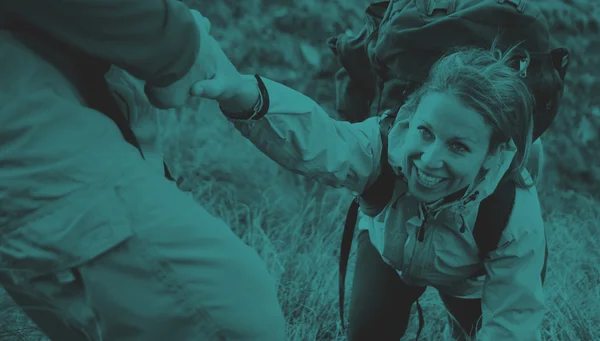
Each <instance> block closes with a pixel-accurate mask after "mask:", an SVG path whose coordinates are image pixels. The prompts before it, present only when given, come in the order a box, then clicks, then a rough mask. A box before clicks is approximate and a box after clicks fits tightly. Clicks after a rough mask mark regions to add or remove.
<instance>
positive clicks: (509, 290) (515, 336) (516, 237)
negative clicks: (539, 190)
mask: <svg viewBox="0 0 600 341" xmlns="http://www.w3.org/2000/svg"><path fill="white" fill-rule="evenodd" d="M515 219H517V220H518V219H519V218H518V217H516V218H515ZM515 219H513V217H511V220H513V221H514V220H515ZM509 224H510V223H509ZM527 228H528V229H523V230H522V232H521V233H518V234H515V233H506V231H505V234H504V236H503V240H502V241H501V242H500V245H501V247H499V248H498V249H497V250H495V251H494V252H492V253H490V258H489V260H488V261H487V262H486V265H485V266H486V269H487V273H488V275H487V278H486V280H485V283H484V287H483V296H482V312H483V324H482V327H481V330H480V332H479V333H478V335H477V341H492V340H493V341H512V340H519V341H541V331H540V328H541V325H542V320H543V318H544V308H545V305H544V292H543V289H542V280H541V272H542V268H543V267H544V262H545V252H546V239H545V234H544V228H543V223H542V222H541V217H540V221H539V223H536V224H533V226H532V225H528V226H527Z"/></svg>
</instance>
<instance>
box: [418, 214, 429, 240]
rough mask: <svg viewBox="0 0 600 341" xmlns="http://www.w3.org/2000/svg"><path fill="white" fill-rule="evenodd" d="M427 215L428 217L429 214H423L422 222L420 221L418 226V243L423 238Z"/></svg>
mask: <svg viewBox="0 0 600 341" xmlns="http://www.w3.org/2000/svg"><path fill="white" fill-rule="evenodd" d="M428 217H429V215H428V214H425V217H424V218H423V222H422V223H421V226H419V237H418V240H419V242H420V243H422V242H423V241H424V240H425V228H426V227H427V218H428Z"/></svg>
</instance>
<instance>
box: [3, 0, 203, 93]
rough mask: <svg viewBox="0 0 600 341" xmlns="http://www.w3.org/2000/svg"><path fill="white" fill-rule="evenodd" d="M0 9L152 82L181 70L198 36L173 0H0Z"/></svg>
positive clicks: (196, 45) (185, 67)
mask: <svg viewBox="0 0 600 341" xmlns="http://www.w3.org/2000/svg"><path fill="white" fill-rule="evenodd" d="M0 10H3V11H5V13H8V15H10V16H14V17H18V18H20V19H22V20H24V21H26V22H28V23H29V24H31V25H34V26H36V27H38V28H40V29H42V30H44V31H45V32H47V33H48V34H50V35H51V36H53V37H54V38H56V39H58V40H61V41H63V42H64V43H66V44H68V45H70V46H72V47H74V48H76V49H78V50H81V51H84V52H85V53H87V54H89V55H91V56H94V57H97V58H99V59H102V60H105V61H107V62H109V63H111V64H114V65H116V66H118V67H120V68H122V69H124V70H127V71H128V72H129V73H131V74H132V75H134V76H135V77H137V78H139V79H142V80H144V81H147V82H149V83H151V84H153V85H156V86H166V85H169V84H171V83H173V82H175V81H177V80H179V79H180V78H181V77H183V75H185V74H186V73H187V72H188V71H189V70H190V68H191V67H192V65H193V64H194V61H195V59H196V55H197V53H198V50H199V44H200V38H199V33H198V29H197V26H196V24H195V22H194V18H193V17H192V15H191V13H190V12H189V9H188V7H187V6H186V5H185V4H183V3H181V2H179V1H176V0H128V1H119V0H62V1H58V0H0Z"/></svg>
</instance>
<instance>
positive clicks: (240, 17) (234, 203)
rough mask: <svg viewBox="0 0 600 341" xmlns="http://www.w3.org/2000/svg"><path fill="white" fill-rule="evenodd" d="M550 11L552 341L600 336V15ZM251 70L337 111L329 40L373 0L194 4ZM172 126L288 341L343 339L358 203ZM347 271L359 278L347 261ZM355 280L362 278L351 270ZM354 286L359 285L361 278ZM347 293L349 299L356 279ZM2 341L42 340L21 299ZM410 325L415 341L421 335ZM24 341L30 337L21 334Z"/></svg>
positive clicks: (235, 141)
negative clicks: (566, 63) (341, 269)
mask: <svg viewBox="0 0 600 341" xmlns="http://www.w3.org/2000/svg"><path fill="white" fill-rule="evenodd" d="M532 2H535V3H537V4H540V6H542V8H543V12H544V13H545V14H546V16H547V17H548V20H549V22H550V24H551V27H552V29H553V33H554V34H555V36H556V38H557V39H558V41H559V42H561V43H562V44H564V45H565V46H567V47H568V48H569V49H570V50H571V53H572V59H571V60H572V64H571V66H570V70H569V76H568V78H567V88H566V92H565V96H564V97H565V100H564V103H563V106H562V107H561V112H560V115H559V118H558V119H557V120H556V122H555V124H554V125H553V126H552V128H551V129H550V131H549V132H548V133H547V134H546V135H544V144H545V147H546V151H547V153H548V160H547V164H546V175H545V177H544V182H543V184H542V185H541V186H540V189H539V190H540V198H541V202H542V205H543V208H544V218H545V221H546V229H547V233H548V240H549V244H550V250H551V254H550V259H549V270H548V277H547V282H546V286H545V291H546V294H547V310H546V316H545V320H544V325H543V334H544V340H547V341H573V340H582V341H583V340H585V341H588V340H600V323H599V322H600V310H599V309H600V308H599V307H600V290H599V289H598V288H600V251H599V250H598V248H597V247H596V245H595V243H594V240H598V239H599V238H600V230H599V228H598V226H599V225H600V207H599V205H598V198H597V197H594V195H593V194H594V193H600V191H598V188H599V187H600V186H599V185H598V184H600V158H594V157H593V156H594V155H597V152H596V151H597V150H598V147H600V146H599V143H600V142H599V141H600V139H599V138H598V126H599V125H600V102H599V100H598V97H596V96H594V94H595V93H598V92H599V91H598V90H600V88H599V87H600V85H599V84H600V82H598V81H597V77H598V74H597V71H596V70H597V68H598V67H600V53H598V52H600V51H599V50H598V49H599V47H600V42H599V40H600V38H599V37H600V34H598V32H599V26H600V25H599V24H598V20H599V17H600V6H599V5H598V4H597V3H593V2H584V1H575V0H570V1H568V0H564V1H559V0H552V1H550V0H546V1H532ZM191 3H192V5H193V6H196V7H197V8H198V9H200V11H201V12H202V13H203V14H205V15H206V16H207V17H208V18H209V19H210V20H211V21H212V24H213V34H214V36H215V37H216V38H217V39H218V40H219V41H220V42H221V43H222V46H223V49H224V50H225V52H226V53H227V54H228V55H229V56H230V57H231V59H232V60H233V62H234V63H235V64H236V65H238V66H239V68H240V69H241V70H242V71H243V72H246V73H254V72H259V73H260V74H262V75H264V76H266V77H269V78H271V79H274V80H277V81H280V82H283V83H284V84H286V85H289V86H291V87H293V88H295V89H297V90H299V91H301V92H304V93H305V94H307V95H309V96H311V97H312V98H313V99H315V100H316V101H318V102H319V103H320V104H321V105H322V106H323V107H325V108H326V109H327V110H328V111H330V112H331V113H332V115H334V114H335V113H334V112H333V111H334V110H333V94H334V86H333V80H332V72H333V71H335V69H336V67H337V66H336V64H335V60H334V59H333V57H332V56H331V54H330V53H329V51H328V49H327V46H326V45H325V43H324V42H325V40H326V38H328V37H330V36H333V35H336V34H338V33H341V32H344V31H346V30H351V31H354V32H356V31H357V29H358V28H360V27H361V25H362V24H363V16H362V11H363V10H364V8H365V6H366V4H367V3H368V1H364V0H363V1H361V0H353V1H343V0H335V1H315V0H245V1H235V2H234V1H230V2H214V1H207V0H195V1H192V2H191ZM163 124H164V128H165V129H164V131H163V134H164V137H165V145H164V147H165V152H166V158H167V160H168V161H169V163H170V164H171V165H172V168H173V173H174V174H175V175H176V176H181V177H183V178H184V179H185V181H184V183H183V184H182V187H184V188H187V189H189V190H191V191H193V193H194V195H195V197H196V198H197V200H198V202H200V203H201V204H203V205H205V206H206V207H207V208H208V209H209V210H210V211H211V212H212V213H214V214H215V215H218V216H219V217H221V218H222V219H223V220H225V221H226V222H227V223H228V224H229V225H230V226H231V227H232V228H233V229H234V231H235V232H236V233H237V234H238V235H239V236H240V237H241V238H243V240H244V241H246V242H247V243H248V244H250V245H252V246H253V247H254V248H255V249H256V250H258V252H259V253H260V255H261V257H262V258H263V259H264V260H265V262H266V263H267V264H268V266H269V269H270V271H271V273H272V274H273V276H275V277H276V278H277V280H278V283H279V297H280V300H281V302H282V306H283V309H284V312H285V315H286V317H287V321H288V324H289V326H288V328H289V338H288V339H289V340H292V341H305V340H319V341H321V340H323V341H325V340H345V338H344V336H343V333H342V330H341V328H340V324H339V318H338V315H337V279H338V274H337V260H338V246H339V243H340V238H341V227H342V222H343V220H344V213H345V212H344V211H345V209H346V207H347V205H348V204H349V203H350V200H351V196H350V194H349V193H347V192H346V191H344V190H333V189H330V188H326V187H324V186H322V185H319V184H317V183H313V182H312V181H309V180H306V179H303V178H300V177H299V176H296V175H294V174H291V173H290V172H288V171H285V170H283V169H281V168H280V167H279V166H278V165H276V164H275V163H274V162H272V161H271V160H269V159H268V158H267V157H265V156H264V155H262V154H260V153H259V152H258V151H257V150H256V149H255V148H254V147H253V146H252V145H251V144H250V143H249V142H247V141H246V140H244V139H243V138H242V137H241V136H240V135H239V133H238V132H237V131H235V130H234V129H233V128H232V127H231V125H230V124H229V123H228V122H226V121H225V120H224V119H223V118H222V117H221V116H219V115H217V114H205V115H198V114H197V113H183V114H182V115H179V116H177V117H171V118H167V119H166V120H165V122H163ZM349 269H352V264H350V266H349ZM350 276H351V274H350ZM350 276H348V277H349V278H350ZM347 286H348V289H351V288H350V287H351V285H350V283H348V285H347ZM422 305H423V308H424V311H425V318H426V321H427V324H426V326H425V329H424V332H423V336H424V338H423V339H424V340H446V339H447V338H446V334H445V328H446V324H445V312H444V310H443V308H442V305H441V302H440V301H439V299H438V298H437V296H436V295H435V292H434V291H433V290H428V291H427V292H426V294H425V296H424V299H423V302H422ZM0 312H1V313H2V319H1V320H0V324H2V326H0V330H3V331H4V332H0V339H1V340H6V341H11V340H37V339H40V338H38V337H37V336H36V334H35V332H34V330H33V329H32V328H31V327H30V325H29V324H28V322H27V321H26V319H25V318H23V316H22V315H20V314H19V311H18V309H16V308H14V307H13V306H12V305H11V303H10V301H9V300H7V299H5V300H4V307H3V309H2V310H0ZM416 327H417V321H416V319H413V320H412V322H411V326H410V329H409V332H408V335H407V337H406V338H405V339H406V340H410V339H412V337H413V336H414V332H415V331H416ZM19 335H23V336H22V337H20V336H19Z"/></svg>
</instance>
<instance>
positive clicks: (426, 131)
mask: <svg viewBox="0 0 600 341" xmlns="http://www.w3.org/2000/svg"><path fill="white" fill-rule="evenodd" d="M417 130H419V133H421V135H422V136H423V137H425V138H427V139H430V138H432V137H433V135H432V134H431V132H430V131H429V129H427V128H425V127H423V126H420V127H418V128H417Z"/></svg>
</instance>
